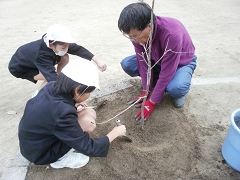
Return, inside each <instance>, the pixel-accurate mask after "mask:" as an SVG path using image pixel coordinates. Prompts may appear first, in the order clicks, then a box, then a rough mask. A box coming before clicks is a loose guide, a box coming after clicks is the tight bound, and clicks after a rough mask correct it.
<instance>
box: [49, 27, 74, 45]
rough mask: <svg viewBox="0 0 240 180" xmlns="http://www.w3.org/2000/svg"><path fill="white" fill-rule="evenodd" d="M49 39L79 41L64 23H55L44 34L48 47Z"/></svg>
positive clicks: (66, 41) (67, 41)
mask: <svg viewBox="0 0 240 180" xmlns="http://www.w3.org/2000/svg"><path fill="white" fill-rule="evenodd" d="M49 40H52V41H60V42H65V43H76V42H77V40H76V39H74V38H72V36H71V33H70V31H69V30H68V28H67V27H65V26H64V25H62V24H54V25H51V26H50V27H49V28H48V30H47V34H46V35H45V36H44V41H45V43H46V45H47V46H48V47H49Z"/></svg>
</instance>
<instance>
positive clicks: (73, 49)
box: [68, 44, 107, 71]
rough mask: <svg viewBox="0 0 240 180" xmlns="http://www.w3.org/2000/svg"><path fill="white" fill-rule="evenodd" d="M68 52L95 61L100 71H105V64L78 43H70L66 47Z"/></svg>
mask: <svg viewBox="0 0 240 180" xmlns="http://www.w3.org/2000/svg"><path fill="white" fill-rule="evenodd" d="M68 53H69V54H73V55H77V56H79V57H82V58H84V59H87V60H92V61H94V62H95V63H96V65H97V66H98V68H99V70H100V71H105V70H106V68H107V65H106V63H105V62H103V61H102V60H100V59H98V58H97V57H96V56H94V55H93V54H92V53H91V52H90V51H89V50H87V49H86V48H84V47H83V46H80V45H78V44H70V45H69V48H68Z"/></svg>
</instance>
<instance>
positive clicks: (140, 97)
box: [127, 90, 150, 104]
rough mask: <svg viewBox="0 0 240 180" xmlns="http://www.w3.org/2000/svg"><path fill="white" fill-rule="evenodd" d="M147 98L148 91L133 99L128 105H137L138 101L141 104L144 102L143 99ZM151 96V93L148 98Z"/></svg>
mask: <svg viewBox="0 0 240 180" xmlns="http://www.w3.org/2000/svg"><path fill="white" fill-rule="evenodd" d="M145 96H146V91H144V90H143V91H142V94H141V95H140V96H138V97H135V98H133V99H131V100H130V101H129V102H128V103H127V104H133V103H135V102H136V101H137V100H139V99H140V100H139V101H138V103H141V102H143V98H144V97H145ZM149 96H150V91H149V92H148V97H149Z"/></svg>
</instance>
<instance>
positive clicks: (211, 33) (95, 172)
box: [0, 0, 240, 180]
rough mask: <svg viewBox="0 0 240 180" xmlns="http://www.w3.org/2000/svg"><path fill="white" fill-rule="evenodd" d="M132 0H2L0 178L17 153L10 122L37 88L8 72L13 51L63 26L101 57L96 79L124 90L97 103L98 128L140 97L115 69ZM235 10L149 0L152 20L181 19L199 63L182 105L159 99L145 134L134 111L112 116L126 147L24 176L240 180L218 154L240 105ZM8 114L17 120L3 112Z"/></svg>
mask: <svg viewBox="0 0 240 180" xmlns="http://www.w3.org/2000/svg"><path fill="white" fill-rule="evenodd" d="M132 2H135V1H127V0H122V1H110V0H103V1H97V0H92V1H86V0H81V1H77V0H72V1H71V2H67V1H66V2H61V3H60V2H59V1H56V0H53V1H51V2H49V1H47V0H42V1H41V2H38V1H36V2H35V1H30V0H0V17H1V21H0V31H1V37H2V38H1V40H0V41H1V45H2V46H1V47H2V48H0V53H1V66H0V70H1V76H2V77H1V81H0V98H1V101H0V103H1V104H0V112H1V114H0V129H1V130H0V137H1V138H0V162H1V163H0V176H1V175H2V174H3V173H4V170H5V168H6V167H7V166H8V164H9V162H10V159H11V158H12V157H13V156H14V155H15V154H16V153H17V152H18V151H19V146H18V138H17V128H18V123H19V120H20V118H21V116H22V114H23V110H24V107H25V104H26V102H27V100H28V99H29V98H30V97H31V94H32V93H33V92H34V91H35V90H36V88H37V87H38V84H37V85H35V84H32V83H30V82H28V81H25V80H21V79H16V78H14V77H13V76H12V75H11V74H10V73H9V72H8V69H7V65H8V62H9V60H10V58H11V56H12V54H13V53H14V52H15V50H16V49H17V48H18V47H19V46H20V45H22V44H24V43H27V42H30V41H34V40H37V39H39V38H41V36H42V35H43V34H44V33H45V32H46V30H47V28H48V26H50V25H51V24H53V23H62V24H65V25H66V26H67V27H69V29H70V30H71V32H72V36H73V37H74V38H76V39H78V43H79V44H80V45H83V46H84V47H86V48H88V49H89V50H91V51H92V52H93V53H94V54H95V55H97V56H98V57H99V58H100V59H102V60H104V61H106V63H107V65H108V69H107V71H106V72H104V73H100V85H101V87H102V89H106V88H110V89H111V88H112V89H114V87H115V86H117V85H118V84H119V83H120V82H123V83H130V84H132V87H129V88H126V89H123V90H120V91H117V92H114V93H112V94H109V95H105V96H102V97H101V98H98V99H97V101H100V100H101V99H106V100H107V103H106V105H105V106H103V107H102V108H101V109H99V110H98V111H97V114H98V121H99V122H103V121H105V120H107V119H109V118H112V117H114V116H115V115H116V114H117V113H119V112H120V111H122V110H124V109H125V108H126V107H127V105H126V102H127V101H128V100H129V99H131V98H132V97H135V96H136V95H139V93H140V91H141V89H140V86H139V80H138V79H135V80H130V79H131V78H130V77H128V76H127V75H126V74H125V73H124V72H123V71H122V69H121V67H120V64H119V63H120V61H121V60H122V59H123V58H124V57H126V56H128V55H131V54H133V53H134V51H133V47H132V45H131V43H130V42H129V40H127V39H126V38H124V37H123V36H122V34H121V33H120V32H119V30H118V28H117V20H118V17H119V14H120V12H121V10H122V9H123V8H124V7H125V6H126V5H128V4H129V3H132ZM146 2H147V3H149V4H151V2H152V1H151V0H147V1H146ZM239 7H240V1H238V0H218V1H217V0H214V1H207V0H203V1H196V2H193V1H190V0H182V1H177V0H173V1H156V2H155V11H154V12H155V14H156V15H161V16H169V17H174V18H177V19H179V20H181V21H182V22H183V24H184V25H185V26H186V28H187V29H188V31H189V33H190V35H191V37H192V39H193V42H194V44H195V46H196V55H197V56H198V65H197V69H196V71H195V73H194V76H193V82H192V87H191V91H190V92H189V94H188V95H187V96H186V100H187V101H186V104H185V106H184V107H183V108H180V109H176V108H174V107H173V104H172V100H171V98H170V97H168V96H165V97H164V99H163V101H162V102H161V103H160V104H159V105H158V106H157V108H156V110H155V111H154V113H153V114H152V115H151V117H150V119H149V121H147V122H146V124H145V125H144V130H141V128H140V126H139V124H138V123H137V122H136V121H135V120H134V118H133V117H134V115H135V114H136V112H137V109H135V108H134V107H133V108H130V109H129V110H128V111H126V112H125V113H123V114H122V115H120V116H119V117H118V118H119V119H120V120H121V121H122V122H123V124H125V125H126V127H127V135H129V136H130V137H131V138H132V139H133V142H132V143H128V142H125V141H123V140H122V139H117V140H115V141H114V142H113V143H112V144H111V147H110V151H109V155H108V157H107V158H91V159H90V162H89V163H88V164H87V165H86V166H85V167H83V168H80V169H75V170H73V169H61V170H56V169H52V168H51V167H49V166H46V165H45V166H35V165H33V164H30V166H29V169H28V172H27V175H26V179H27V180H30V179H34V180H35V179H99V180H100V179H107V180H108V179H240V173H239V172H236V171H234V170H233V169H232V168H231V167H229V166H228V164H226V163H225V161H224V160H223V158H222V155H221V147H222V144H223V141H224V139H225V137H226V134H227V131H228V128H229V124H230V115H231V113H232V112H233V111H234V110H236V109H238V108H239V102H240V96H239V94H240V74H239V67H240V59H239V57H240V52H239V42H240V34H239V32H240V14H239V10H240V8H239ZM71 59H74V57H71ZM120 89H121V88H120ZM89 103H94V102H89ZM10 110H13V111H16V113H17V114H14V115H9V114H7V112H8V111H10ZM114 125H115V123H114V122H113V121H111V122H109V123H106V124H103V125H98V127H97V129H96V131H95V132H94V133H93V134H92V136H93V137H98V136H101V135H105V134H106V133H107V132H108V130H110V129H111V128H112V127H113V126H114ZM13 173H14V172H13Z"/></svg>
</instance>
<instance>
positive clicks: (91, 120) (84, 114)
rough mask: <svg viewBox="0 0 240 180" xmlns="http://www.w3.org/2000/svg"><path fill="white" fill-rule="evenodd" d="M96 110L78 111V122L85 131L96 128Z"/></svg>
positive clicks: (91, 130)
mask: <svg viewBox="0 0 240 180" xmlns="http://www.w3.org/2000/svg"><path fill="white" fill-rule="evenodd" d="M95 119H96V112H95V111H94V110H93V109H91V108H90V109H84V110H82V111H80V112H78V123H79V124H80V126H81V128H82V130H83V131H85V132H88V133H90V132H93V131H94V130H95V128H96V121H95Z"/></svg>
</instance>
